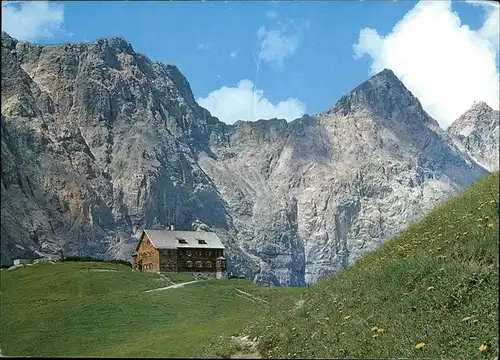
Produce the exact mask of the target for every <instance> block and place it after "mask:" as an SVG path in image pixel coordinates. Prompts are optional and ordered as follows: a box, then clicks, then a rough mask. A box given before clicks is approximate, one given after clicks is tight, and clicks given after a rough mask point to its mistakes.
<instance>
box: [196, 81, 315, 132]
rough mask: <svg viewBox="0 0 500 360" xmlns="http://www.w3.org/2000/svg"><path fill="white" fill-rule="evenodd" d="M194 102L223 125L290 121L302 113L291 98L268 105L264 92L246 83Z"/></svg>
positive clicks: (224, 88)
mask: <svg viewBox="0 0 500 360" xmlns="http://www.w3.org/2000/svg"><path fill="white" fill-rule="evenodd" d="M197 101H198V103H199V104H200V105H201V106H203V107H204V108H205V109H207V110H209V111H210V112H211V113H212V115H214V116H216V117H218V118H219V119H220V120H221V121H224V122H225V123H226V124H233V123H235V122H236V121H238V120H247V121H253V120H258V119H271V118H281V119H287V120H288V121H291V120H293V119H296V118H299V117H301V116H302V115H304V113H305V111H306V106H305V104H304V103H302V102H301V101H299V100H297V99H294V98H288V99H286V100H284V101H280V102H279V103H277V104H276V105H274V104H272V103H271V102H270V101H269V100H268V99H267V98H265V97H264V91H263V90H257V89H254V84H253V82H252V81H250V80H247V79H245V80H241V81H240V82H239V83H238V85H237V86H236V87H226V86H223V87H221V88H220V89H218V90H214V91H212V92H211V93H210V94H208V96H207V97H205V98H199V99H197Z"/></svg>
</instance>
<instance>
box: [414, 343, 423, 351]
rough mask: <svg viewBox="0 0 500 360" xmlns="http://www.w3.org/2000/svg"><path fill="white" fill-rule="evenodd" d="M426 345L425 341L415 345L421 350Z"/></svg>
mask: <svg viewBox="0 0 500 360" xmlns="http://www.w3.org/2000/svg"><path fill="white" fill-rule="evenodd" d="M424 346H425V343H420V344H417V345H415V349H417V350H419V349H422V348H423V347H424Z"/></svg>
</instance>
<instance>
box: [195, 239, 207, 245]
mask: <svg viewBox="0 0 500 360" xmlns="http://www.w3.org/2000/svg"><path fill="white" fill-rule="evenodd" d="M197 240H198V244H200V245H207V242H206V241H205V240H201V239H197Z"/></svg>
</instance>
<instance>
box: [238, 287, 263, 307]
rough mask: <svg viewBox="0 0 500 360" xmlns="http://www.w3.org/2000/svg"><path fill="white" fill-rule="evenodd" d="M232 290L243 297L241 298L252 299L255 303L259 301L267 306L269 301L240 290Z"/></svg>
mask: <svg viewBox="0 0 500 360" xmlns="http://www.w3.org/2000/svg"><path fill="white" fill-rule="evenodd" d="M234 290H235V291H237V292H238V293H240V294H242V295H244V296H243V297H246V298H250V299H254V300H257V301H261V302H263V303H265V304H269V301H267V300H264V299H261V298H260V297H258V296H253V295H252V294H249V293H247V292H245V291H243V290H240V289H234ZM236 295H238V294H236Z"/></svg>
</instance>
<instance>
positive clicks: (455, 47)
mask: <svg viewBox="0 0 500 360" xmlns="http://www.w3.org/2000/svg"><path fill="white" fill-rule="evenodd" d="M485 10H487V12H488V13H487V16H486V19H485V22H484V24H483V26H482V27H481V28H480V29H478V30H476V31H474V30H471V29H470V28H469V26H467V25H462V24H461V20H460V18H459V16H458V14H456V13H455V12H453V11H452V10H451V2H450V1H444V0H442V1H420V2H419V3H418V4H417V5H416V6H415V7H414V8H413V9H412V10H410V11H409V12H408V13H407V14H406V15H405V16H404V18H403V19H402V20H401V21H399V22H398V23H397V24H396V25H395V26H394V28H393V29H392V32H391V33H390V34H388V35H387V36H380V35H379V34H378V33H377V31H376V30H374V29H370V28H364V29H362V30H361V31H360V34H359V40H358V43H356V44H354V46H353V49H354V53H355V58H360V57H362V56H363V55H368V56H370V57H371V59H372V64H371V69H370V71H371V72H372V73H376V72H379V71H381V70H382V69H384V68H389V69H391V70H393V71H394V73H395V74H396V75H397V76H398V77H399V78H400V79H401V81H402V82H403V83H404V84H405V86H406V87H407V88H408V89H409V90H411V91H412V92H413V94H414V95H415V96H417V97H418V98H419V99H420V101H421V102H422V105H423V107H424V108H425V110H426V111H427V112H428V113H429V114H430V115H431V116H432V117H434V118H435V119H436V120H437V121H438V122H439V124H440V125H441V126H442V127H443V128H446V127H448V126H449V125H450V124H451V123H452V122H453V121H454V120H455V119H457V118H458V117H459V116H460V115H461V114H462V113H463V112H465V111H466V110H468V109H469V108H470V107H471V106H472V104H473V103H474V101H485V102H486V103H488V104H489V105H490V106H491V107H493V108H495V109H498V107H499V95H500V93H499V73H498V68H497V66H496V56H497V54H498V36H499V33H500V30H499V25H498V16H499V15H498V8H494V7H490V6H488V9H485ZM495 14H496V15H495ZM495 17H496V18H495Z"/></svg>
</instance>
